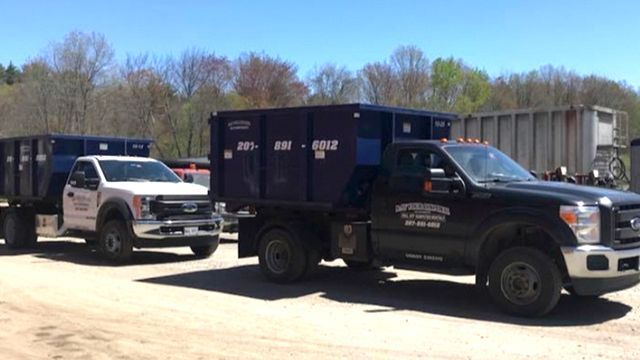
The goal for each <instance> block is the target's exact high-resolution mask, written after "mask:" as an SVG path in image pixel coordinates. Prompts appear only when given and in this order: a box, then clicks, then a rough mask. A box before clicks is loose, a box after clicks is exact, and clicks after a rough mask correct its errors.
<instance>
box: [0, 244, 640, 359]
mask: <svg viewBox="0 0 640 360" xmlns="http://www.w3.org/2000/svg"><path fill="white" fill-rule="evenodd" d="M0 243H2V241H1V240H0ZM236 251H237V244H236V243H234V242H233V241H228V242H226V243H224V244H222V245H221V246H220V248H219V249H218V251H217V252H216V253H215V254H214V255H213V257H211V258H209V259H197V258H195V257H194V256H192V255H191V253H190V252H189V250H188V249H182V248H175V249H162V250H159V251H137V252H135V253H134V254H135V255H134V258H133V261H132V263H131V264H128V265H123V266H112V265H110V264H108V263H105V262H104V261H102V260H101V259H100V258H99V257H98V256H97V255H96V254H95V253H94V252H93V251H92V250H91V249H90V248H89V247H87V246H86V245H84V243H82V242H80V241H78V240H67V241H60V240H45V241H42V242H41V243H40V244H39V246H38V248H37V249H36V250H34V251H31V252H18V253H16V252H11V251H8V250H7V249H6V248H5V247H4V245H0V354H1V355H0V358H2V359H39V358H46V359H76V358H77V359H182V358H187V359H213V358H225V359H226V358H229V359H233V358H238V359H251V358H256V359H265V358H277V359H282V358H295V359H299V358H305V359H309V358H312V359H313V358H318V359H325V358H329V357H330V358H362V359H378V358H379V359H389V358H395V359H399V358H426V359H432V358H451V359H458V358H472V359H520V358H532V359H541V358H549V359H558V358H562V359H594V358H611V359H640V321H639V320H640V287H636V288H633V289H629V290H626V291H622V292H619V293H615V294H611V295H607V296H604V297H602V298H599V299H593V300H589V301H579V300H576V299H575V298H572V297H571V296H569V295H563V296H562V299H561V300H560V304H559V305H558V307H557V308H556V309H555V310H554V311H553V312H552V313H551V314H550V315H549V316H547V317H545V318H543V319H521V318H514V317H510V316H506V315H503V314H501V313H499V312H498V311H497V310H496V309H495V308H494V307H493V306H492V304H491V303H490V302H489V301H488V300H487V299H486V298H485V297H484V296H483V295H481V294H479V293H478V292H477V291H476V290H475V288H474V286H473V278H472V277H449V276H441V275H433V274H424V273H418V272H410V271H400V270H395V269H393V268H387V269H385V271H365V272H354V271H350V270H349V269H347V268H346V267H344V266H343V265H342V263H341V262H339V261H336V262H333V263H328V264H323V265H322V266H321V267H320V268H319V269H318V271H317V272H316V273H315V274H314V275H313V276H312V277H311V278H310V279H308V280H305V281H303V282H299V283H296V284H292V285H274V284H270V283H268V282H266V281H265V280H264V279H263V278H262V276H261V275H260V272H259V269H258V266H257V259H256V258H252V259H242V260H238V259H237V256H236Z"/></svg>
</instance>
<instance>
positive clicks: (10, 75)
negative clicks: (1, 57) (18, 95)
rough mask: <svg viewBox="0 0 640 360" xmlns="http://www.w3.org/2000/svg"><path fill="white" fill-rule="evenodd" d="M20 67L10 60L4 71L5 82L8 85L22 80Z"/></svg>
mask: <svg viewBox="0 0 640 360" xmlns="http://www.w3.org/2000/svg"><path fill="white" fill-rule="evenodd" d="M20 75H21V74H20V69H18V68H17V67H16V66H15V65H13V63H12V62H9V66H7V69H6V70H5V71H4V82H5V83H6V84H7V85H13V84H15V83H17V82H19V81H20Z"/></svg>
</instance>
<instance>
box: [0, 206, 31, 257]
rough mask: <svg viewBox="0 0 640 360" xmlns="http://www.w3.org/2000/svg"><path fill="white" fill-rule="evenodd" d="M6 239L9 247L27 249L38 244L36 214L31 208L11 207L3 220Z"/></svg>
mask: <svg viewBox="0 0 640 360" xmlns="http://www.w3.org/2000/svg"><path fill="white" fill-rule="evenodd" d="M2 232H3V233H4V241H5V244H6V245H7V247H8V248H9V249H14V250H17V249H27V248H31V247H33V246H35V245H36V243H37V242H38V236H37V235H36V232H35V215H34V214H33V213H32V212H31V211H29V209H23V208H11V209H9V210H7V212H6V213H5V215H4V219H3V221H2Z"/></svg>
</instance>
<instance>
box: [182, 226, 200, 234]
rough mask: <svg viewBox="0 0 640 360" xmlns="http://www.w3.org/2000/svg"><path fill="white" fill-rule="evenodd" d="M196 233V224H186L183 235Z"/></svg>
mask: <svg viewBox="0 0 640 360" xmlns="http://www.w3.org/2000/svg"><path fill="white" fill-rule="evenodd" d="M197 233H198V227H197V226H188V227H185V228H184V234H185V235H196V234H197Z"/></svg>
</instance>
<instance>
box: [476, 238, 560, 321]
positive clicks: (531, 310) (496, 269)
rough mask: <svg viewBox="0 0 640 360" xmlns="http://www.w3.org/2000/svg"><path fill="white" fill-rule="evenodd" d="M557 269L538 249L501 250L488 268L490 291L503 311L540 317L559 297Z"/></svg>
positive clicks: (515, 248) (558, 274) (517, 248)
mask: <svg viewBox="0 0 640 360" xmlns="http://www.w3.org/2000/svg"><path fill="white" fill-rule="evenodd" d="M561 289H562V279H561V276H560V271H559V270H558V267H557V266H556V264H555V263H554V262H553V261H552V260H551V258H550V257H549V256H547V255H546V254H544V253H543V252H541V251H540V250H537V249H534V248H528V247H514V248H511V249H508V250H505V251H503V252H502V253H501V254H500V255H498V257H497V258H496V259H495V260H494V261H493V263H492V264H491V268H490V269H489V293H490V294H491V297H492V298H493V300H494V302H495V303H496V304H497V305H498V306H499V307H500V308H501V309H502V310H503V311H505V312H507V313H510V314H515V315H522V316H541V315H544V314H546V313H548V312H549V311H551V310H552V309H553V308H554V307H555V306H556V304H557V303H558V300H559V299H560V290H561Z"/></svg>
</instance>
